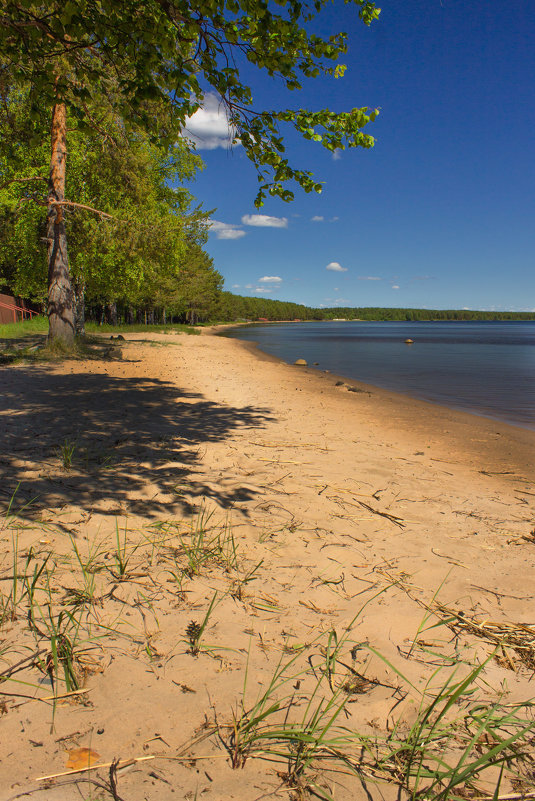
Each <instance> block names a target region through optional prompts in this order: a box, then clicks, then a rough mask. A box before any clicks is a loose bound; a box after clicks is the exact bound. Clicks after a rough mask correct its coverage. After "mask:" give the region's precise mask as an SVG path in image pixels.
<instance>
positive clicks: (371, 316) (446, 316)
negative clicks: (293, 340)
mask: <svg viewBox="0 0 535 801" xmlns="http://www.w3.org/2000/svg"><path fill="white" fill-rule="evenodd" d="M314 311H319V312H320V313H321V314H322V317H321V319H323V320H333V319H336V318H338V319H340V318H345V319H347V320H357V319H358V320H383V321H388V320H392V321H393V322H403V321H415V322H416V321H425V320H535V312H513V311H477V310H472V309H387V308H383V307H380V306H377V307H372V306H370V307H366V308H361V307H341V308H336V309H334V308H333V309H319V310H318V309H314Z"/></svg>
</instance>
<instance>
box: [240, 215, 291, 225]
mask: <svg viewBox="0 0 535 801" xmlns="http://www.w3.org/2000/svg"><path fill="white" fill-rule="evenodd" d="M241 221H242V223H243V224H244V225H253V226H255V227H257V228H287V227H288V218H287V217H269V216H268V215H267V214H244V215H243V217H242V218H241Z"/></svg>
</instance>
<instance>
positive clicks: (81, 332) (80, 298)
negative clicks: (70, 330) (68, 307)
mask: <svg viewBox="0 0 535 801" xmlns="http://www.w3.org/2000/svg"><path fill="white" fill-rule="evenodd" d="M74 312H75V322H74V328H75V331H76V336H77V337H83V336H85V284H84V283H83V282H81V283H76V284H75V285H74Z"/></svg>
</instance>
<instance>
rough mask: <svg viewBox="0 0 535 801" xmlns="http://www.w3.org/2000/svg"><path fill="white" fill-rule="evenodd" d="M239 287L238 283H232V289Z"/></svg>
mask: <svg viewBox="0 0 535 801" xmlns="http://www.w3.org/2000/svg"><path fill="white" fill-rule="evenodd" d="M239 288H240V284H232V289H239Z"/></svg>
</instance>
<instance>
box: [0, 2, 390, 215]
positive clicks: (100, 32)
mask: <svg viewBox="0 0 535 801" xmlns="http://www.w3.org/2000/svg"><path fill="white" fill-rule="evenodd" d="M345 3H346V5H347V4H352V5H354V6H355V7H356V11H357V13H358V16H359V17H360V19H361V20H362V22H363V23H364V24H366V25H369V24H370V23H371V22H372V21H373V20H375V19H377V18H378V16H379V9H377V8H376V7H375V4H374V3H372V2H368V0H345ZM326 5H327V0H315V2H314V3H301V2H296V1H295V0H293V1H292V2H291V3H288V4H285V3H274V4H273V3H269V2H267V0H260V2H255V3H251V2H250V0H205V1H204V2H202V3H201V4H200V5H199V4H198V3H197V4H191V3H187V2H184V0H167V1H166V2H165V3H164V2H162V1H161V0H144V2H140V0H123V2H121V3H117V2H116V1H115V0H99V2H98V3H97V2H93V0H67V2H59V0H50V1H49V2H48V3H42V2H38V0H7V1H6V2H5V3H4V8H3V11H2V24H1V25H0V59H1V62H3V64H4V68H5V70H6V71H7V72H8V73H9V76H10V78H11V80H12V81H17V82H23V83H28V84H30V85H31V87H32V94H31V106H30V113H31V114H32V116H38V115H39V104H40V103H42V104H44V105H45V107H46V106H48V107H51V106H52V105H53V104H54V103H56V102H58V101H59V102H64V103H66V104H67V106H68V107H69V109H70V113H71V117H73V118H76V119H77V120H78V125H79V127H80V128H81V129H88V128H95V121H94V119H93V118H92V115H91V113H88V109H89V111H90V108H91V104H92V103H94V102H95V98H98V97H100V98H104V97H106V98H107V99H108V101H109V102H110V104H111V105H112V107H113V108H114V111H115V113H116V114H118V115H119V116H120V117H121V118H122V120H123V123H124V126H125V128H127V129H128V128H130V129H131V130H140V129H141V130H144V131H146V132H148V133H149V135H150V136H151V138H152V139H153V141H154V142H156V141H158V143H159V144H162V145H163V146H164V148H166V147H169V146H172V144H173V143H174V142H175V141H176V140H177V136H178V135H179V133H180V132H181V130H182V129H183V127H184V124H185V122H186V119H187V118H188V117H189V116H191V115H192V114H193V113H194V112H195V111H196V110H197V109H198V108H199V107H200V105H201V103H202V99H203V94H204V91H205V89H206V87H209V88H211V89H212V90H213V91H215V92H216V93H217V95H218V96H219V97H220V98H221V99H222V101H223V102H224V104H225V106H226V109H227V112H228V116H229V122H230V124H231V126H232V128H233V130H234V138H235V141H237V140H238V139H239V140H240V142H241V144H242V146H243V148H244V150H245V153H246V155H247V156H248V158H249V159H250V160H251V161H252V162H253V164H254V165H255V167H256V169H257V173H258V179H259V183H260V186H259V190H258V195H257V198H256V205H257V206H260V205H262V203H263V201H264V198H265V197H266V195H267V194H270V195H276V196H279V197H281V198H282V199H283V200H291V199H292V197H293V195H292V192H291V191H290V190H288V189H287V188H286V186H285V184H286V182H287V181H289V180H293V181H295V182H297V184H299V185H300V186H301V187H302V188H303V189H304V190H305V191H306V192H310V191H317V192H319V191H321V183H319V182H318V181H317V180H316V179H315V178H314V177H313V176H312V174H311V173H309V172H307V171H304V170H299V169H296V168H294V167H292V166H291V165H290V164H289V163H288V160H287V159H286V158H284V156H283V154H284V144H283V140H282V134H281V126H288V125H289V126H290V127H292V128H293V129H295V130H296V131H297V132H298V133H299V134H300V135H301V136H303V137H304V138H305V139H310V140H312V141H316V142H319V143H321V145H323V147H325V148H326V149H327V150H329V151H333V150H335V149H337V148H340V149H343V148H345V147H366V148H367V147H371V146H372V145H373V138H372V137H370V136H369V135H368V134H364V133H363V132H362V129H363V128H364V127H365V126H366V125H367V123H368V122H370V121H372V120H373V119H374V118H375V116H376V115H377V111H374V110H369V109H367V108H355V109H352V110H350V111H347V112H344V113H334V112H332V111H330V110H329V109H322V110H319V111H309V110H307V109H302V108H297V109H282V110H281V109H277V110H262V111H256V110H254V109H253V106H252V103H253V97H252V91H251V87H250V86H249V85H248V83H246V82H245V80H244V78H243V76H244V75H247V74H248V71H249V74H250V71H251V68H256V69H259V70H261V71H263V72H264V73H267V75H269V76H270V77H273V78H278V79H279V80H280V81H281V85H282V86H284V87H285V88H286V89H287V90H289V91H293V90H299V89H300V88H301V87H302V84H303V81H304V80H306V79H310V78H316V77H318V76H319V75H327V76H332V77H333V78H339V77H341V76H342V75H343V74H344V71H345V67H344V65H343V64H341V63H339V59H340V58H341V57H342V56H343V54H344V53H345V52H346V50H347V35H346V34H345V33H343V32H336V33H333V34H332V35H327V36H325V37H322V36H319V35H317V34H316V33H313V32H311V29H312V27H313V22H314V20H315V19H316V18H317V17H318V16H319V15H320V14H321V12H322V11H323V9H324V7H325V6H326ZM116 76H120V77H119V78H116ZM162 110H165V112H166V114H165V116H164V117H163V118H162Z"/></svg>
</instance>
